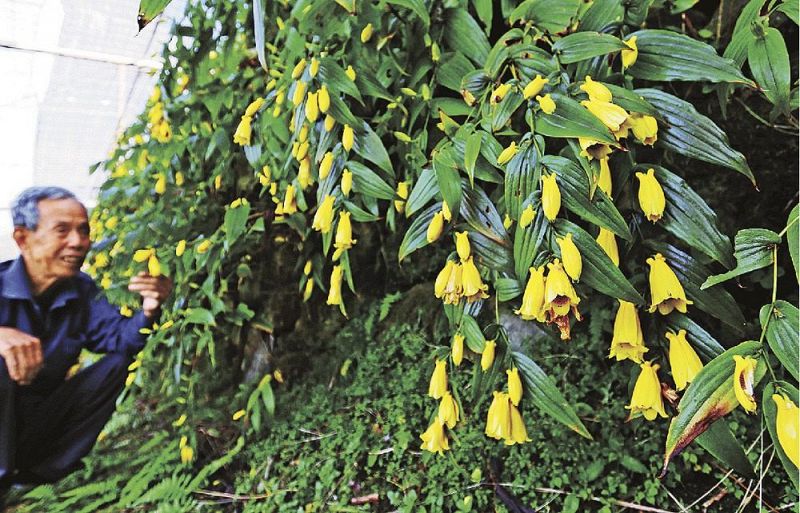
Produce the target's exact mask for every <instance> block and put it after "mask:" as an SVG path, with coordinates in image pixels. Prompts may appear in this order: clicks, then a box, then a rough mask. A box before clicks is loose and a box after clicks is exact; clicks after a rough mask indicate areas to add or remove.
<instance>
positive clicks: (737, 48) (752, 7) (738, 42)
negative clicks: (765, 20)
mask: <svg viewBox="0 0 800 513" xmlns="http://www.w3.org/2000/svg"><path fill="white" fill-rule="evenodd" d="M765 3H766V0H750V1H749V2H748V3H747V5H745V6H744V7H743V8H742V11H741V13H740V14H739V17H738V18H737V19H736V25H735V26H734V28H733V35H732V36H731V42H730V43H728V46H727V47H726V48H725V52H724V53H723V54H722V56H723V57H724V58H726V59H731V60H732V61H733V62H735V63H736V65H737V66H738V67H740V68H741V66H742V64H744V61H745V60H746V59H747V48H748V47H749V46H750V44H751V43H752V42H753V41H755V34H753V31H752V30H750V25H751V24H752V23H753V22H754V21H756V19H757V18H758V15H759V12H761V8H762V7H764V4H765Z"/></svg>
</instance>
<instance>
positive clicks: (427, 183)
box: [406, 167, 439, 217]
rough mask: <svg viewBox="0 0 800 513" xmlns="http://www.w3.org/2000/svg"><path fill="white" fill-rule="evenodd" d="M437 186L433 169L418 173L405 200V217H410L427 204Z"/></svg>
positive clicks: (437, 188) (436, 190) (427, 168)
mask: <svg viewBox="0 0 800 513" xmlns="http://www.w3.org/2000/svg"><path fill="white" fill-rule="evenodd" d="M437 192H439V186H438V185H437V183H436V174H435V173H434V172H433V169H431V168H429V167H426V168H425V169H423V170H422V173H420V175H419V178H417V182H416V183H415V184H414V188H413V189H411V193H410V194H409V195H408V199H407V200H406V217H411V216H412V215H414V213H415V212H416V211H418V210H419V209H421V208H422V207H424V206H425V205H427V204H428V202H429V201H430V200H431V198H433V197H434V196H435V195H436V193H437Z"/></svg>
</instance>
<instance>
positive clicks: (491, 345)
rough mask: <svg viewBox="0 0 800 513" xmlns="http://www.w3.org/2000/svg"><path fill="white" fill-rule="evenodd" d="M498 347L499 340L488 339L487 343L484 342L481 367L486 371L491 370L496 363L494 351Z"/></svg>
mask: <svg viewBox="0 0 800 513" xmlns="http://www.w3.org/2000/svg"><path fill="white" fill-rule="evenodd" d="M496 347H497V342H495V341H494V340H487V341H486V344H484V346H483V352H482V353H481V369H483V370H484V371H487V370H489V368H491V366H492V364H493V363H494V353H495V349H496Z"/></svg>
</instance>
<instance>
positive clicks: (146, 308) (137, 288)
mask: <svg viewBox="0 0 800 513" xmlns="http://www.w3.org/2000/svg"><path fill="white" fill-rule="evenodd" d="M128 290H130V291H132V292H138V293H139V294H140V295H141V296H142V312H144V315H145V317H147V318H148V319H152V318H153V317H155V316H156V315H157V314H158V311H159V309H160V308H161V304H162V303H164V301H165V300H166V299H167V298H168V297H169V295H170V293H171V292H172V280H170V279H169V278H168V277H166V276H164V275H161V276H151V275H150V274H147V273H146V272H140V273H139V274H138V275H136V276H133V277H132V278H131V281H130V283H129V284H128Z"/></svg>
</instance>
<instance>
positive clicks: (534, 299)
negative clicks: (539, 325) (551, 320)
mask: <svg viewBox="0 0 800 513" xmlns="http://www.w3.org/2000/svg"><path fill="white" fill-rule="evenodd" d="M529 270H530V273H531V275H530V277H529V278H528V284H527V285H525V293H524V294H523V295H522V306H520V307H519V310H514V313H515V314H517V315H519V316H520V317H522V319H523V320H525V321H531V320H533V319H536V320H537V321H539V322H543V321H544V309H543V308H542V307H543V306H544V266H543V265H542V266H540V267H539V268H538V269H537V268H535V267H531V268H530V269H529Z"/></svg>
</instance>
